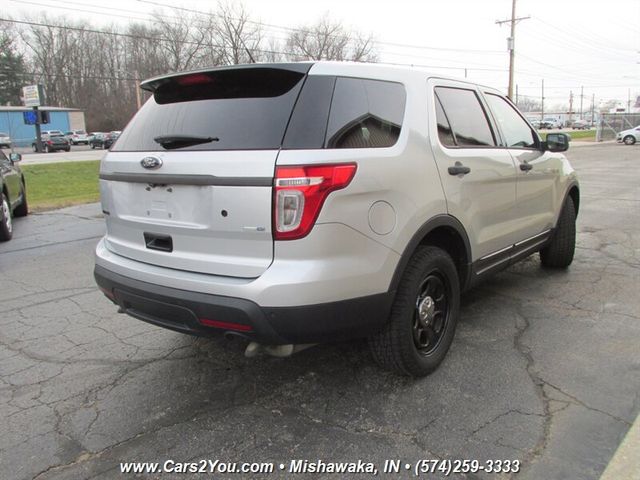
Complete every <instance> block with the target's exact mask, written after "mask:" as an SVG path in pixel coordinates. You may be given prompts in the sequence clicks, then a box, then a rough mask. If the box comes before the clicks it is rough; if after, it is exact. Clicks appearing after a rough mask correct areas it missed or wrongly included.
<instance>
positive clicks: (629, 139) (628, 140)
mask: <svg viewBox="0 0 640 480" xmlns="http://www.w3.org/2000/svg"><path fill="white" fill-rule="evenodd" d="M622 141H623V142H624V144H625V145H633V144H634V143H636V137H634V136H633V135H627V136H626V137H624V138H623V139H622Z"/></svg>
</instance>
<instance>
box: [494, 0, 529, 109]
mask: <svg viewBox="0 0 640 480" xmlns="http://www.w3.org/2000/svg"><path fill="white" fill-rule="evenodd" d="M527 18H531V17H530V16H526V17H518V18H516V0H511V20H496V24H498V25H502V24H504V23H510V24H511V35H510V36H509V38H507V50H508V51H509V93H508V96H509V99H510V100H513V72H514V68H515V58H516V48H515V44H516V23H517V22H519V21H520V20H526V19H527Z"/></svg>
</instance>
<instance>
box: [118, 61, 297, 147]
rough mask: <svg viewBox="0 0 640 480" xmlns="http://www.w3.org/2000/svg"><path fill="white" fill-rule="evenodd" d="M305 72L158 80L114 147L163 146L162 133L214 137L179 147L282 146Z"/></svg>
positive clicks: (237, 71)
mask: <svg viewBox="0 0 640 480" xmlns="http://www.w3.org/2000/svg"><path fill="white" fill-rule="evenodd" d="M304 76H305V74H304V73H301V72H297V71H292V70H286V69H277V68H243V69H230V70H219V71H212V72H204V73H194V74H188V75H182V76H177V77H169V78H167V79H162V80H160V81H159V84H158V85H155V86H154V95H153V97H152V98H150V99H149V100H148V101H147V102H146V103H145V105H144V106H143V107H142V108H141V109H140V111H139V112H138V113H137V115H136V116H135V117H134V118H133V120H132V121H131V122H130V124H129V125H128V126H127V128H126V129H125V131H124V132H123V133H122V135H121V136H120V138H119V139H118V141H117V142H116V144H115V146H114V147H113V150H114V151H163V150H165V148H164V147H162V146H161V145H160V144H159V143H157V142H156V141H155V140H154V138H157V137H162V136H187V137H203V138H211V139H217V140H213V141H209V142H204V143H198V144H195V145H186V146H183V147H181V148H179V150H180V151H185V150H252V149H277V148H280V146H281V145H282V139H283V137H284V133H285V130H286V127H287V123H288V121H289V117H290V116H291V111H292V110H293V106H294V104H295V102H296V99H297V98H298V94H299V92H300V88H301V87H302V83H303V79H304Z"/></svg>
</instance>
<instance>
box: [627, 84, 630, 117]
mask: <svg viewBox="0 0 640 480" xmlns="http://www.w3.org/2000/svg"><path fill="white" fill-rule="evenodd" d="M627 113H631V89H629V96H628V97H627Z"/></svg>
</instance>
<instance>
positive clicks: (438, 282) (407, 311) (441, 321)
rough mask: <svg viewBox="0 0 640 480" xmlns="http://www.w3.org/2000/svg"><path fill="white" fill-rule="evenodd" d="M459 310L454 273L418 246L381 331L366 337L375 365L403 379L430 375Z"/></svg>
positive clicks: (441, 257) (432, 251)
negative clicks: (391, 371)
mask: <svg viewBox="0 0 640 480" xmlns="http://www.w3.org/2000/svg"><path fill="white" fill-rule="evenodd" d="M459 310H460V285H459V281H458V273H457V271H456V267H455V265H454V263H453V260H451V257H450V256H449V255H448V254H447V253H446V252H445V251H444V250H442V249H440V248H437V247H419V249H418V250H417V251H416V253H415V254H414V255H413V257H411V260H410V261H409V265H407V268H406V270H405V272H404V275H403V277H402V280H401V281H400V285H399V286H398V290H397V293H396V298H395V300H394V303H393V305H392V307H391V314H390V318H389V321H388V322H387V324H386V325H385V327H384V329H383V330H382V331H380V332H379V333H377V334H376V335H374V336H372V337H370V338H369V346H370V348H371V353H372V355H373V358H374V359H375V361H376V362H377V363H378V364H379V365H380V366H381V367H383V368H385V369H388V370H393V371H395V372H397V373H400V374H403V375H410V376H414V377H422V376H425V375H428V374H430V373H431V372H433V371H434V370H435V369H436V368H438V365H440V363H441V362H442V360H443V359H444V357H445V355H446V353H447V351H448V350H449V347H450V346H451V342H452V341H453V335H454V333H455V329H456V324H457V322H458V315H459Z"/></svg>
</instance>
